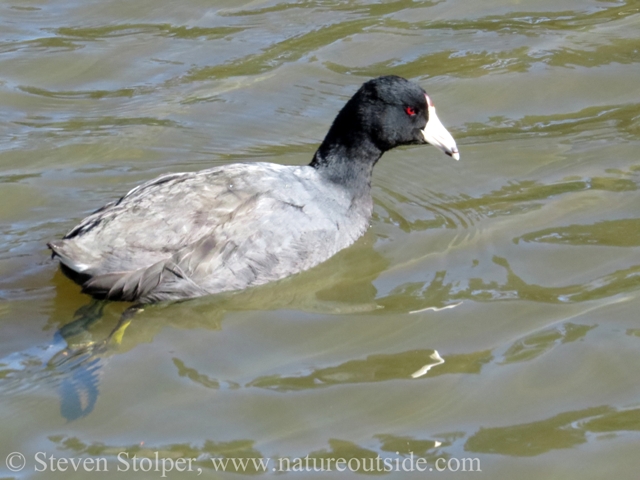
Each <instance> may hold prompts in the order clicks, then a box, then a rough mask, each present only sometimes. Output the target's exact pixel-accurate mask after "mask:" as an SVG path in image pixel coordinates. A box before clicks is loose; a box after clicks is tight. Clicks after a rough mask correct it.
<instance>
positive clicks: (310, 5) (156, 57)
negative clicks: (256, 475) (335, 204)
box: [0, 0, 640, 480]
mask: <svg viewBox="0 0 640 480" xmlns="http://www.w3.org/2000/svg"><path fill="white" fill-rule="evenodd" d="M152 3H153V5H151V3H149V2H120V1H116V0H101V1H100V2H77V1H70V2H49V3H47V2H41V1H37V0H36V1H29V2H26V3H25V2H17V1H12V0H6V1H2V0H0V103H1V104H2V105H3V115H2V116H1V118H0V299H1V300H2V301H0V418H2V422H3V425H2V426H3V428H2V431H3V435H0V450H1V451H7V452H12V451H22V452H24V453H25V454H29V453H33V452H36V451H42V450H46V451H47V452H48V453H55V452H58V453H65V452H66V453H65V454H69V455H74V456H85V457H96V456H100V455H106V456H111V457H113V458H114V459H115V456H116V455H117V453H119V452H120V451H123V450H124V451H128V452H130V453H131V454H132V455H133V454H134V453H138V455H140V456H148V457H150V458H152V455H153V452H154V451H156V450H157V451H159V452H160V455H161V456H164V457H169V458H178V457H192V456H193V457H200V460H199V462H200V464H201V465H203V468H207V469H208V470H206V472H207V473H211V474H213V472H211V471H210V470H209V469H210V468H211V464H210V462H209V461H208V459H209V458H231V457H247V458H248V457H262V458H267V457H269V458H278V457H282V458H294V457H304V455H307V454H309V455H311V456H315V457H317V458H328V457H331V456H339V455H340V456H345V457H346V458H349V457H362V458H364V457H366V458H369V457H373V456H375V455H382V456H384V455H388V456H401V457H402V456H409V455H410V454H411V452H413V453H414V455H420V456H422V457H424V458H428V459H431V461H433V460H435V459H436V458H440V457H444V458H460V457H462V456H464V455H465V454H467V456H474V457H475V456H478V457H480V458H481V459H482V470H483V471H482V472H477V473H476V474H475V475H476V476H478V477H483V478H492V479H493V478H502V477H505V478H510V477H516V478H524V479H534V478H547V477H554V478H555V477H557V478H560V477H562V478H569V479H573V478H575V479H580V480H584V479H586V478H593V479H596V478H602V477H603V476H604V475H609V476H616V477H624V478H626V477H629V476H630V474H629V473H628V472H630V471H631V470H632V469H633V468H635V464H634V459H635V457H634V455H635V454H634V453H633V452H634V451H635V445H636V444H637V442H638V438H639V437H638V435H639V433H638V432H639V429H638V398H640V390H639V387H638V386H639V385H640V382H638V381H637V372H636V370H637V368H636V365H638V362H639V361H640V357H639V353H638V352H640V350H638V337H639V336H640V333H639V332H640V328H639V326H638V322H637V310H638V301H639V300H640V297H639V296H638V292H639V291H640V288H639V287H640V284H639V283H638V278H640V262H639V261H638V256H637V254H638V247H639V246H640V242H639V237H638V235H639V234H638V232H639V231H640V228H639V227H640V224H639V220H638V217H639V215H638V205H640V189H638V185H639V181H640V178H639V175H640V163H639V162H638V155H637V152H638V149H639V148H640V96H639V95H640V90H639V89H638V82H637V79H638V74H639V72H638V68H639V67H640V62H639V59H640V57H639V56H638V49H639V47H640V36H639V32H640V29H639V28H638V26H639V25H640V24H639V22H640V9H639V7H638V3H637V2H636V1H633V0H612V1H599V0H554V1H546V0H532V1H530V2H498V1H493V0H490V1H486V2H464V1H462V0H447V1H438V2H435V1H434V2H431V1H410V0H392V1H385V2H373V1H368V0H354V1H349V2H340V3H337V2H326V1H318V0H304V1H296V2H283V1H280V0H264V1H263V0H259V1H252V0H238V1H233V2H232V1H230V0H220V1H218V2H213V3H212V2H203V1H202V0H189V1H187V2H180V3H176V2H167V1H165V0H156V1H155V2H152ZM380 74H399V75H404V76H407V77H410V78H413V79H415V80H417V81H418V82H420V83H421V85H423V86H424V87H425V88H426V89H427V91H429V93H430V95H431V96H432V98H433V99H434V100H435V101H436V105H437V106H438V111H439V115H440V116H441V118H442V120H443V122H444V123H445V124H446V125H447V126H450V130H451V131H452V133H453V135H454V136H455V137H456V140H458V144H459V146H460V148H461V150H462V161H461V162H452V161H447V160H448V159H445V158H441V157H439V156H438V155H437V152H432V151H428V150H427V149H420V148H405V149H398V150H396V151H394V152H390V153H389V154H388V155H386V156H385V158H384V159H383V160H382V161H381V162H379V164H378V165H377V166H376V171H375V175H374V179H373V184H372V186H373V193H374V203H375V211H374V217H373V218H372V221H371V228H370V229H369V231H368V233H367V235H366V236H365V237H364V238H363V239H362V240H360V241H359V242H357V244H356V245H354V246H353V247H352V248H350V249H348V250H346V251H344V252H341V253H340V254H339V255H337V256H336V257H335V258H334V259H332V260H330V261H329V262H327V263H325V264H324V265H321V266H319V267H318V268H316V269H313V270H312V271H310V272H306V273H304V274H302V275H298V276H295V277H293V278H290V279H287V280H285V281H283V282H278V283H277V284H274V285H267V286H264V287H261V288H257V289H253V290H250V291H247V292H242V293H239V294H235V295H226V296H218V297H215V298H203V299H198V300H195V301H189V302H182V303H176V304H172V305H157V306H153V307H148V308H146V309H145V310H144V311H142V312H138V313H137V314H136V315H134V316H133V317H132V318H128V319H126V321H125V322H123V323H121V322H120V319H121V315H122V313H123V311H124V309H125V308H126V307H127V306H128V305H121V304H113V303H106V304H105V303H89V299H87V298H86V297H85V296H83V295H81V294H80V293H79V288H78V287H77V286H76V285H74V284H72V283H71V282H69V281H68V280H67V279H66V278H64V277H63V276H62V275H61V274H60V273H59V271H58V270H57V266H56V265H55V263H54V262H51V261H50V260H49V257H48V252H47V250H46V247H45V244H46V242H47V241H50V240H51V239H53V238H58V237H60V236H61V235H63V234H64V232H65V231H68V229H69V228H71V227H72V226H73V225H75V224H76V223H77V221H78V220H80V219H81V218H83V217H84V216H85V215H86V213H88V212H89V211H92V210H95V209H96V208H98V207H100V206H101V205H104V204H105V203H106V202H108V201H111V200H114V199H115V198H118V196H120V195H122V194H123V193H125V192H126V191H128V190H129V189H130V188H132V187H134V186H135V185H138V184H140V183H142V182H143V181H146V180H148V179H150V178H153V177H154V176H157V175H159V174H163V173H168V172H176V171H193V170H197V169H201V168H206V167H211V166H215V165H221V164H226V163H232V162H239V161H268V162H276V163H283V164H304V163H308V162H309V160H310V158H311V156H312V155H313V152H314V150H315V148H316V146H317V144H318V142H319V141H320V140H321V139H322V137H323V135H324V134H325V132H326V130H327V128H328V126H329V124H330V122H331V120H332V119H333V117H334V115H335V113H336V112H337V111H338V110H339V108H341V106H342V105H343V104H344V102H345V100H346V99H347V98H349V97H350V96H351V94H352V93H353V92H354V91H355V89H356V88H357V86H358V85H359V84H360V83H362V82H363V81H365V80H366V79H368V78H369V77H373V76H377V75H380ZM436 352H437V354H438V356H437V357H438V358H442V359H443V360H444V363H439V362H438V361H437V358H436ZM414 377H415V378H414ZM69 420H73V421H69ZM396 452H398V453H396ZM56 454H57V453H56ZM27 456H29V455H27ZM2 468H3V467H2ZM634 472H635V470H634ZM49 473H50V475H51V478H62V477H61V476H58V477H56V475H63V474H61V473H59V472H49ZM359 473H367V472H364V471H361V472H359ZM12 475H13V474H9V473H8V472H7V473H4V470H1V468H0V477H2V476H9V477H11V476H12ZM345 475H347V474H346V473H345ZM391 475H393V474H391ZM108 476H109V474H105V478H106V477H108ZM65 478H66V477H65Z"/></svg>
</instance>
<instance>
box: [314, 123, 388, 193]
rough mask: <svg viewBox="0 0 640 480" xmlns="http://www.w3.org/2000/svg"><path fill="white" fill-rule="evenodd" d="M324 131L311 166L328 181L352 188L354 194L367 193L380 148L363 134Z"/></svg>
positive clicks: (350, 189) (380, 152)
mask: <svg viewBox="0 0 640 480" xmlns="http://www.w3.org/2000/svg"><path fill="white" fill-rule="evenodd" d="M332 133H333V132H332V131H330V132H329V134H327V138H325V140H324V142H322V145H320V147H319V148H318V150H317V151H316V153H315V155H314V156H313V160H312V161H311V164H310V165H311V166H312V167H313V168H315V169H316V170H317V171H318V173H320V174H321V175H322V176H323V177H325V178H326V179H327V180H329V181H331V182H333V183H336V184H339V185H341V186H343V187H344V188H346V189H348V190H349V191H351V192H352V193H353V194H354V196H364V195H369V194H370V190H371V175H372V173H373V167H374V165H375V164H376V162H377V161H378V160H379V159H380V157H381V156H382V154H383V151H382V150H381V149H380V148H378V147H377V146H376V145H375V144H374V143H373V142H372V141H371V140H370V139H369V138H367V137H366V136H365V135H358V134H357V133H353V132H351V133H350V134H349V135H348V136H343V137H340V136H337V135H332Z"/></svg>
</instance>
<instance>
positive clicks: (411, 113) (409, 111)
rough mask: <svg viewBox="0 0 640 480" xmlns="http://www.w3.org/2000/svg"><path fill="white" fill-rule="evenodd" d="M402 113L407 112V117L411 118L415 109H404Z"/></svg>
mask: <svg viewBox="0 0 640 480" xmlns="http://www.w3.org/2000/svg"><path fill="white" fill-rule="evenodd" d="M404 111H405V112H407V115H409V116H410V117H413V116H414V115H415V114H416V109H415V108H413V107H405V108H404Z"/></svg>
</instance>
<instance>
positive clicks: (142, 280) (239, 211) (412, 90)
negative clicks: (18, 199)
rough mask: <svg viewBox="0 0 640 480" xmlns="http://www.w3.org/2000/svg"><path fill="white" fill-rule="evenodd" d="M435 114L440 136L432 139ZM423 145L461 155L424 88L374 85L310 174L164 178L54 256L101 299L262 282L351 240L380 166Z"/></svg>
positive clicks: (230, 172)
mask: <svg viewBox="0 0 640 480" xmlns="http://www.w3.org/2000/svg"><path fill="white" fill-rule="evenodd" d="M430 117H431V125H432V126H433V125H435V127H441V128H434V129H432V130H428V127H429V123H430V121H429V119H430ZM443 131H444V133H443ZM427 142H429V143H432V144H435V145H436V146H438V147H439V148H441V149H442V150H444V151H445V153H448V154H449V155H451V156H454V157H455V158H457V157H458V153H457V148H456V146H455V142H454V141H453V138H451V136H450V135H449V134H448V132H446V130H444V127H442V125H441V124H440V123H439V121H438V120H437V117H436V116H435V109H434V108H433V105H432V104H431V101H430V99H429V97H428V96H426V94H425V93H424V91H423V90H422V89H421V88H420V87H418V86H417V85H415V84H413V83H411V82H408V81H407V80H404V79H401V78H399V77H380V78H378V79H375V80H372V81H370V82H367V83H365V84H364V85H363V87H362V88H361V89H360V90H359V91H358V93H356V95H355V96H354V97H353V98H352V99H351V100H350V101H349V103H347V105H346V106H345V107H344V108H343V110H342V111H341V112H340V114H339V115H338V117H337V118H336V120H335V121H334V124H333V126H332V127H331V129H330V131H329V133H328V134H327V137H326V138H325V141H324V142H323V143H322V145H321V146H320V148H319V149H318V151H317V152H316V154H315V156H314V159H313V161H312V163H311V164H310V165H308V166H283V165H276V164H269V163H252V164H249V163H247V164H243V163H239V164H232V165H225V166H221V167H216V168H211V169H208V170H203V171H200V172H194V173H178V174H169V175H164V176H161V177H159V178H157V179H155V180H152V181H150V182H147V183H145V184H143V185H141V186H139V187H136V188H134V189H133V190H131V191H130V192H129V193H127V194H126V195H125V196H124V197H122V198H121V199H120V200H118V201H117V202H113V203H110V204H108V205H106V206H104V207H103V208H101V209H100V210H98V211H96V212H95V213H93V214H92V215H90V216H89V217H87V218H85V219H84V220H83V221H82V222H81V223H80V224H79V225H78V226H76V227H75V228H74V229H73V230H71V231H70V232H69V233H68V234H67V235H66V236H65V237H64V239H62V240H59V241H54V242H51V243H50V244H49V247H50V248H51V250H52V251H53V253H54V255H55V256H58V257H59V258H60V261H61V263H62V265H63V269H64V271H65V273H67V275H68V276H70V277H71V278H72V279H74V280H75V281H77V282H78V283H80V284H81V285H82V286H83V291H84V292H86V293H89V294H91V295H93V296H95V297H97V298H107V299H113V300H124V301H136V302H140V303H149V302H156V301H163V300H177V299H182V298H189V297H197V296H201V295H206V294H213V293H218V292H224V291H232V290H241V289H244V288H247V287H250V286H256V285H261V284H264V283H267V282H271V281H274V280H278V279H281V278H284V277H286V276H289V275H292V274H294V273H297V272H300V271H304V270H307V269H309V268H311V267H313V266H315V265H317V264H319V263H321V262H323V261H325V260H327V259H328V258H330V257H331V256H333V255H334V254H335V253H337V252H338V251H339V250H342V249H343V248H346V247H348V246H349V245H351V244H352V243H353V242H354V241H355V240H356V239H358V238H359V237H360V236H361V235H362V234H363V233H364V232H365V231H366V229H367V227H368V224H369V219H370V217H371V212H372V199H371V193H370V190H371V174H372V170H373V166H374V165H375V163H376V162H377V161H378V159H379V158H380V157H381V156H382V154H383V153H384V152H385V151H386V150H389V149H391V148H393V147H395V146H397V145H404V144H416V143H427Z"/></svg>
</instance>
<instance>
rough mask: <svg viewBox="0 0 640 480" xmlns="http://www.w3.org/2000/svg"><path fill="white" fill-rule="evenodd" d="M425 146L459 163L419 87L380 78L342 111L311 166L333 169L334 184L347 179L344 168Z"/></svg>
mask: <svg viewBox="0 0 640 480" xmlns="http://www.w3.org/2000/svg"><path fill="white" fill-rule="evenodd" d="M426 143H429V144H431V145H434V146H436V147H438V148H440V149H441V150H442V151H444V152H445V153H446V154H448V155H450V156H452V157H453V158H455V159H456V160H457V159H459V158H460V156H459V153H458V148H457V147H456V143H455V141H454V140H453V137H451V135H450V134H449V132H448V131H447V130H446V129H445V128H444V127H443V126H442V123H440V120H438V117H437V116H436V112H435V107H434V106H433V102H432V101H431V99H430V98H429V96H428V95H427V93H426V92H425V91H424V90H423V89H422V88H421V87H420V86H419V85H417V84H415V83H413V82H410V81H409V80H406V79H404V78H401V77H397V76H385V77H378V78H375V79H373V80H369V81H368V82H366V83H364V84H363V85H362V86H361V87H360V89H359V90H358V91H357V92H356V94H355V95H354V96H353V97H352V98H351V99H350V100H349V101H348V102H347V104H346V105H345V106H344V107H343V108H342V110H341V111H340V113H339V114H338V116H337V117H336V119H335V120H334V122H333V125H332V126H331V129H330V130H329V132H328V133H327V136H326V138H325V140H324V142H323V143H322V145H321V146H320V148H319V149H318V151H317V152H316V155H315V156H314V159H313V162H312V163H311V165H312V166H316V167H320V166H323V167H329V168H331V169H334V170H335V172H334V173H335V174H334V175H332V177H334V178H335V177H338V176H339V175H343V174H344V172H345V168H344V166H345V164H354V163H357V164H363V163H367V164H370V165H371V166H373V165H374V164H375V163H376V162H377V161H378V159H379V158H380V157H381V156H382V154H383V153H384V152H386V151H387V150H391V149H392V148H395V147H398V146H400V145H415V144H426ZM340 165H342V167H340V168H338V167H339V166H340ZM359 170H361V171H363V172H364V171H366V170H367V169H364V168H360V169H359ZM369 172H370V169H369ZM349 175H350V176H351V173H350V174H349Z"/></svg>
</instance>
